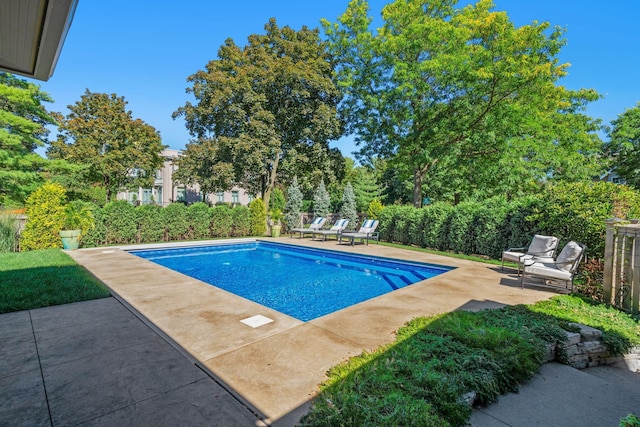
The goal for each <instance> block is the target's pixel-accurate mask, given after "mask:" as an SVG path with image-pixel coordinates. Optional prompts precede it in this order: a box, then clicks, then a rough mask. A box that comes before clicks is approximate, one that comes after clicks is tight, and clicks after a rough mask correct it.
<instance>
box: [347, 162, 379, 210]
mask: <svg viewBox="0 0 640 427" xmlns="http://www.w3.org/2000/svg"><path fill="white" fill-rule="evenodd" d="M353 192H354V194H355V196H356V208H357V210H358V212H365V211H366V210H367V208H368V207H369V203H371V201H372V200H373V199H375V198H376V197H379V195H380V189H379V188H378V183H377V182H376V176H375V173H374V171H373V170H372V169H371V168H369V167H367V166H360V167H358V168H357V175H356V180H355V182H354V183H353Z"/></svg>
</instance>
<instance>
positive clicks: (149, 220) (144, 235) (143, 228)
mask: <svg viewBox="0 0 640 427" xmlns="http://www.w3.org/2000/svg"><path fill="white" fill-rule="evenodd" d="M135 211H136V215H137V217H138V242H139V243H153V242H161V241H162V240H163V239H164V225H163V224H162V207H161V206H158V205H142V206H138V207H137V208H135Z"/></svg>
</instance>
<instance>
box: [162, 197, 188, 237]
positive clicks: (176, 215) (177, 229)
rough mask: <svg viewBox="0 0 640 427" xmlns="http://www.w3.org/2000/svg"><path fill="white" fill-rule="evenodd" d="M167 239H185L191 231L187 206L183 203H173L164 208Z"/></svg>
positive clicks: (163, 214) (163, 220) (163, 219)
mask: <svg viewBox="0 0 640 427" xmlns="http://www.w3.org/2000/svg"><path fill="white" fill-rule="evenodd" d="M162 222H163V224H164V229H165V240H183V239H185V238H186V236H187V233H188V232H189V223H188V222H187V207H186V206H185V205H184V204H183V203H179V202H178V203H171V204H170V205H169V206H167V207H165V208H164V209H162Z"/></svg>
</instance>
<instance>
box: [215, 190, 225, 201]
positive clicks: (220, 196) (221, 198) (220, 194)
mask: <svg viewBox="0 0 640 427" xmlns="http://www.w3.org/2000/svg"><path fill="white" fill-rule="evenodd" d="M216 200H217V202H218V203H223V202H224V193H223V192H222V191H218V192H217V193H216Z"/></svg>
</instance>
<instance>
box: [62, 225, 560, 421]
mask: <svg viewBox="0 0 640 427" xmlns="http://www.w3.org/2000/svg"><path fill="white" fill-rule="evenodd" d="M270 241H273V240H272V239H270ZM279 241H281V242H284V243H289V244H296V245H305V246H311V247H318V248H327V249H333V250H340V251H349V252H350V251H353V252H356V253H359V254H369V255H378V256H384V257H389V258H400V259H407V260H414V261H421V262H428V263H435V264H443V265H450V266H454V267H457V268H456V269H455V270H453V271H450V272H448V273H445V274H442V275H440V276H437V277H435V278H432V279H429V280H427V281H423V282H420V283H417V284H414V285H411V286H409V287H406V288H402V289H400V290H397V291H395V292H393V293H390V294H386V295H383V296H380V297H377V298H374V299H372V300H369V301H365V302H363V303H360V304H358V305H355V306H352V307H349V308H346V309H344V310H341V311H339V312H336V313H332V314H329V315H327V316H324V317H321V318H318V319H315V320H312V321H310V322H306V323H305V322H301V321H299V320H296V319H293V318H291V317H288V316H286V315H284V314H281V313H279V312H276V311H273V310H271V309H269V308H266V307H263V306H261V305H258V304H255V303H253V302H251V301H248V300H245V299H243V298H241V297H238V296H236V295H233V294H230V293H228V292H226V291H223V290H220V289H217V288H215V287H212V286H210V285H207V284H204V283H202V282H200V281H198V280H195V279H192V278H189V277H186V276H184V275H182V274H180V273H177V272H174V271H170V270H167V269H165V268H163V267H160V266H157V265H156V264H153V263H151V262H149V261H146V260H143V259H140V258H138V257H136V256H134V255H131V254H128V253H127V252H125V251H123V250H120V249H117V248H97V249H86V250H80V251H75V252H71V253H70V255H72V256H73V257H74V259H76V261H77V262H78V263H79V264H81V265H83V266H84V267H86V268H87V269H88V270H89V271H91V272H92V273H93V274H94V275H95V276H96V277H98V278H99V279H100V280H102V281H103V282H104V283H105V284H107V285H108V286H109V287H110V288H111V290H112V292H113V294H114V295H115V296H116V297H117V298H118V299H120V300H121V301H122V302H123V303H124V304H125V305H127V306H129V307H130V308H131V309H132V310H133V311H134V312H136V313H139V315H140V317H141V318H142V319H143V320H144V321H145V322H147V323H148V324H149V325H150V326H151V327H152V328H153V329H155V330H156V331H157V332H159V333H160V334H161V335H163V336H164V337H166V338H167V339H168V340H169V341H170V342H174V343H175V344H176V345H177V347H178V348H180V349H181V350H182V351H184V352H186V353H187V354H188V355H190V357H193V359H195V361H196V363H197V364H198V365H199V366H201V367H202V368H203V369H205V370H206V371H208V372H209V373H210V374H211V375H212V376H213V377H214V378H215V379H216V380H217V381H218V382H219V383H220V384H223V385H224V386H225V388H227V389H228V390H230V391H231V392H232V393H234V395H235V396H236V397H237V398H238V399H239V400H241V401H242V402H243V403H245V404H246V405H247V406H248V407H250V408H253V409H254V411H255V412H257V413H259V414H262V416H263V417H264V420H265V421H266V422H267V423H275V424H276V425H291V424H293V423H294V422H295V421H297V419H298V418H299V417H300V416H301V415H302V414H303V413H305V412H306V410H307V409H308V403H309V400H310V399H311V398H312V397H313V395H314V393H315V392H316V390H317V386H318V384H319V383H320V382H322V381H323V379H324V378H325V372H326V371H327V370H328V369H329V368H330V367H332V366H334V365H336V364H337V363H339V362H340V361H342V360H344V359H346V358H348V357H350V356H353V355H356V354H359V353H360V352H362V351H363V350H369V349H373V348H376V347H379V346H381V345H384V344H387V343H389V342H391V341H393V339H394V331H395V330H396V329H397V328H399V327H400V326H402V325H403V324H404V323H406V322H407V321H408V320H410V319H412V318H413V317H416V316H425V315H431V314H436V313H441V312H445V311H451V310H456V309H467V310H477V309H482V308H491V307H498V306H501V305H504V304H518V303H526V304H529V303H534V302H536V301H538V300H541V299H545V298H549V297H551V296H552V295H554V293H552V292H549V291H548V290H538V289H533V288H527V289H525V290H522V289H520V287H519V280H517V279H516V278H515V276H513V275H509V273H512V272H511V271H509V270H505V272H501V271H500V268H499V267H498V266H493V265H489V264H482V263H476V262H472V261H466V260H459V259H455V258H449V257H442V256H437V255H430V254H426V253H422V252H416V251H410V250H405V249H396V248H391V247H386V246H380V245H369V246H363V245H357V246H355V247H351V246H346V245H337V244H336V243H335V242H333V241H331V242H329V241H327V242H320V241H312V240H310V239H290V238H287V237H283V238H280V239H279ZM199 243H200V244H203V243H204V242H199ZM256 315H261V316H265V317H267V318H269V319H272V320H273V322H271V323H268V324H266V325H263V326H260V327H256V328H252V327H250V326H247V325H246V324H244V323H241V322H240V321H241V320H243V319H247V318H251V317H253V316H256Z"/></svg>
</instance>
